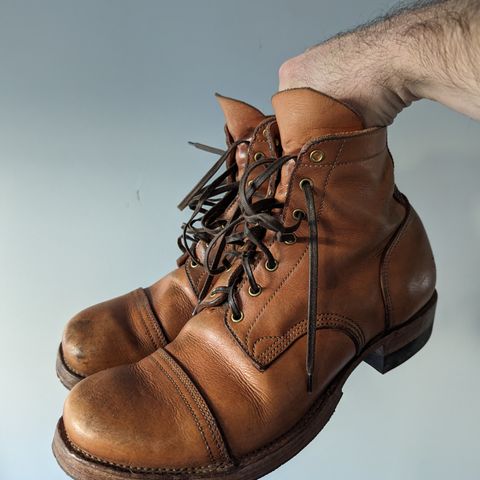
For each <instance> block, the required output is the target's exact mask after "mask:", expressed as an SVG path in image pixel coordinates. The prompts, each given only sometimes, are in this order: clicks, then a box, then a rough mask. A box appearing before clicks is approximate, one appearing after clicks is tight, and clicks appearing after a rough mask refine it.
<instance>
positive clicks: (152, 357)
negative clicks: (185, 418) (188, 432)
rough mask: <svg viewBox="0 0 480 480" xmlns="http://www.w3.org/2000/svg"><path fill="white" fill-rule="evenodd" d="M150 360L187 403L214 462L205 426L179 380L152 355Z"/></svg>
mask: <svg viewBox="0 0 480 480" xmlns="http://www.w3.org/2000/svg"><path fill="white" fill-rule="evenodd" d="M149 358H150V360H152V361H153V362H155V363H156V364H157V366H158V367H159V368H160V370H162V372H163V374H164V375H165V376H166V377H167V378H168V380H170V382H171V383H172V385H173V386H174V388H175V390H176V391H177V393H178V394H179V395H180V397H181V399H182V400H183V403H184V404H185V406H186V407H187V409H188V411H189V412H190V414H191V416H192V418H193V420H194V422H195V425H196V426H197V430H198V431H199V433H200V435H201V437H202V439H203V443H204V444H205V448H206V450H207V453H208V456H209V458H210V460H211V461H212V462H215V457H214V456H213V453H212V451H211V449H210V445H209V444H208V441H207V438H206V436H205V432H204V431H203V428H202V426H201V425H200V421H199V420H198V417H197V415H196V414H195V411H194V410H193V408H192V406H191V405H190V403H189V401H188V399H187V398H186V397H185V395H184V394H183V392H182V391H181V389H180V387H179V386H178V384H177V382H175V380H174V379H173V378H172V376H171V375H169V374H168V372H167V371H166V369H165V367H164V366H163V365H162V364H161V363H160V362H159V361H158V360H157V359H156V358H155V357H154V356H153V355H151V356H150V357H149Z"/></svg>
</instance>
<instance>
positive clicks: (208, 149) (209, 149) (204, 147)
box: [188, 142, 225, 155]
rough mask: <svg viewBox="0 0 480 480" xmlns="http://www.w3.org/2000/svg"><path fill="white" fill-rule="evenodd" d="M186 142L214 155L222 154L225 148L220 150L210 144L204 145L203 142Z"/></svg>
mask: <svg viewBox="0 0 480 480" xmlns="http://www.w3.org/2000/svg"><path fill="white" fill-rule="evenodd" d="M188 144H189V145H192V147H195V148H198V149H199V150H203V151H204V152H209V153H214V154H215V155H223V154H224V153H225V150H222V149H221V148H215V147H211V146H210V145H205V144H203V143H198V142H188Z"/></svg>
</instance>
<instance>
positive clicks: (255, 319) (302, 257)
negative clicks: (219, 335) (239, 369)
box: [245, 247, 308, 354]
mask: <svg viewBox="0 0 480 480" xmlns="http://www.w3.org/2000/svg"><path fill="white" fill-rule="evenodd" d="M307 252H308V247H306V248H305V250H304V251H303V252H302V254H301V255H300V257H299V259H298V260H297V262H296V263H295V265H293V267H292V268H291V269H290V270H289V271H288V273H287V274H286V275H285V277H283V280H282V281H281V282H280V283H279V285H278V286H277V288H276V289H275V290H274V291H273V293H272V294H271V295H270V297H269V298H268V300H267V301H266V302H265V303H264V304H263V307H262V308H261V309H260V311H259V312H258V313H257V315H256V316H255V318H254V319H253V322H252V323H251V325H250V327H249V328H248V330H247V332H246V335H245V344H246V345H248V339H249V338H250V334H251V333H252V330H253V327H254V326H255V324H256V323H257V321H258V319H259V318H260V317H261V316H262V315H263V312H264V311H265V310H266V308H267V307H268V305H269V304H270V302H271V301H272V300H273V299H274V298H275V297H276V295H277V293H278V292H279V290H281V289H282V287H283V285H285V283H286V282H287V281H288V279H289V278H290V277H291V276H292V274H293V273H294V272H295V270H296V269H297V268H298V266H299V265H300V263H302V260H303V259H304V257H305V255H306V254H307ZM249 351H250V352H251V353H252V354H254V353H253V352H252V350H251V348H250V347H249Z"/></svg>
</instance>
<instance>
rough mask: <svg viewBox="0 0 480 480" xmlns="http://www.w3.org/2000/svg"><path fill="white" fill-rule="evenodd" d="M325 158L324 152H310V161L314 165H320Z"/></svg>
mask: <svg viewBox="0 0 480 480" xmlns="http://www.w3.org/2000/svg"><path fill="white" fill-rule="evenodd" d="M324 158H325V152H324V151H322V150H312V151H311V152H310V160H311V161H312V162H313V163H320V162H321V161H322V160H323V159H324Z"/></svg>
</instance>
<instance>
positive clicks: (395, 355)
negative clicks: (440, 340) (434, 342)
mask: <svg viewBox="0 0 480 480" xmlns="http://www.w3.org/2000/svg"><path fill="white" fill-rule="evenodd" d="M436 306H437V292H436V291H435V293H434V294H433V296H432V298H431V299H430V301H429V302H428V303H427V305H425V307H423V308H422V310H420V312H418V313H417V314H416V315H415V316H414V317H413V318H412V319H411V320H409V321H408V322H407V324H406V325H404V326H402V327H400V328H398V329H397V330H394V331H393V332H391V333H390V334H388V335H387V336H386V337H385V339H384V341H383V343H382V344H381V345H380V347H378V348H377V349H376V350H374V351H372V352H370V353H369V354H368V355H367V356H366V357H365V360H364V361H365V362H367V363H368V364H369V365H370V366H372V367H373V368H374V369H375V370H377V371H379V372H380V373H382V374H384V373H387V372H389V371H390V370H393V369H394V368H395V367H398V366H399V365H401V364H402V363H404V362H406V361H407V360H408V359H409V358H411V357H413V356H414V355H415V354H416V353H417V352H419V351H420V350H421V349H422V348H423V347H424V346H425V344H426V343H427V342H428V339H429V338H430V335H431V334H432V329H433V319H434V317H435V308H436Z"/></svg>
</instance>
